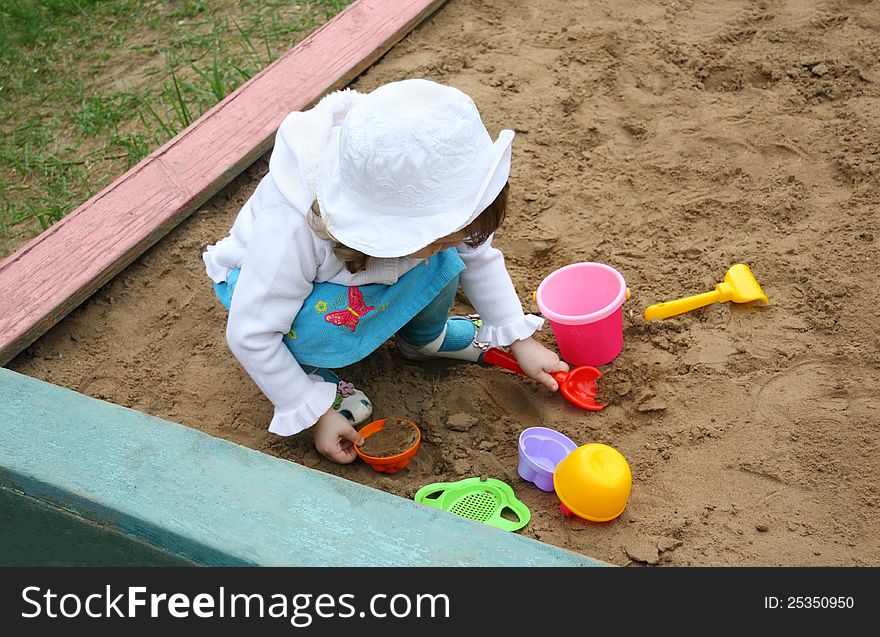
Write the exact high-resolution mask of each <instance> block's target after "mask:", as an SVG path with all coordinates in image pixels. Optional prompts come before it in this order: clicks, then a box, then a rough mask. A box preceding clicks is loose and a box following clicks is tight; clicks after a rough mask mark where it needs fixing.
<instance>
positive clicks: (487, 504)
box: [413, 478, 532, 531]
mask: <svg viewBox="0 0 880 637" xmlns="http://www.w3.org/2000/svg"><path fill="white" fill-rule="evenodd" d="M413 499H414V500H415V501H416V502H420V503H422V504H427V505H428V506H430V507H434V508H435V509H441V510H443V511H449V512H450V513H455V514H456V515H460V516H461V517H463V518H468V519H469V520H475V521H477V522H485V523H486V524H490V525H492V526H494V527H497V528H499V529H502V530H504V531H518V530H519V529H521V528H523V527H524V526H525V525H526V524H528V523H529V520H530V519H531V517H532V514H531V512H529V509H528V507H527V506H526V505H525V504H523V503H522V502H520V501H519V500H517V499H516V496H515V495H514V493H513V489H511V488H510V487H509V486H508V485H507V484H505V483H504V482H501V481H500V480H495V479H494V478H487V479H485V480H483V479H481V478H465V479H464V480H459V481H458V482H435V483H433V484H428V485H426V486H424V487H422V488H421V489H419V490H418V491H416V494H415V496H414V497H413ZM505 512H511V513H512V514H513V515H515V516H516V520H511V519H508V518H507V517H503V516H502V515H501V514H502V513H505Z"/></svg>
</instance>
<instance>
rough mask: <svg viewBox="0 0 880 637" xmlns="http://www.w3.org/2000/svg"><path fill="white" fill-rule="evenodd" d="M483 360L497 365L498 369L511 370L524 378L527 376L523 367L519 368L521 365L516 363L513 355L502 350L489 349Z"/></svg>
mask: <svg viewBox="0 0 880 637" xmlns="http://www.w3.org/2000/svg"><path fill="white" fill-rule="evenodd" d="M483 360H484V361H485V362H487V363H491V364H492V365H497V366H498V367H503V368H504V369H509V370H510V371H512V372H516V373H517V374H522V375H523V376H525V375H526V373H525V372H524V371H523V369H522V367H520V366H519V363H517V362H516V358H514V356H513V354H509V353H508V352H505V351H504V350H500V349H498V348H497V347H490V348H489V349H487V350H486V353H485V354H483Z"/></svg>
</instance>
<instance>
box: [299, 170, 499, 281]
mask: <svg viewBox="0 0 880 637" xmlns="http://www.w3.org/2000/svg"><path fill="white" fill-rule="evenodd" d="M509 189H510V188H509V184H504V187H503V188H502V189H501V192H499V193H498V196H497V197H495V199H494V201H492V203H490V204H489V205H488V206H487V207H486V209H485V210H483V212H481V213H480V214H479V215H477V218H476V219H474V220H473V221H471V222H470V223H469V224H468V225H467V226H465V227H464V228H463V229H462V232H464V233H465V236H466V237H467V238H466V239H465V240H464V244H465V245H467V246H469V247H471V248H476V247H477V246H479V245H482V244H483V243H485V242H486V240H487V239H488V238H489V236H490V235H491V234H492V233H493V232H495V231H496V230H497V229H498V228H499V227H500V226H501V224H502V223H503V222H504V218H505V217H506V216H507V199H508V195H507V193H508V190H509ZM306 219H307V221H308V224H309V228H311V229H312V232H314V233H315V234H316V235H318V236H319V237H321V238H322V239H328V240H330V241H333V242H334V243H335V245H334V247H333V254H335V255H336V256H337V257H339V260H340V261H342V262H343V263H344V264H345V268H346V269H347V270H348V271H349V272H351V273H352V274H354V273H355V272H360V271H361V270H364V269H366V267H367V263H369V261H370V256H369V255H367V254H364V253H363V252H359V251H358V250H354V249H353V248H349V247H348V246H344V245H342V244H341V243H339V242H338V241H336V239H335V238H334V237H333V236H332V235H331V234H330V233H329V232H327V228H326V227H325V226H324V220H323V219H322V218H321V210H320V208H318V202H317V201H313V202H312V207H311V208H310V209H309V214H308V215H307V217H306Z"/></svg>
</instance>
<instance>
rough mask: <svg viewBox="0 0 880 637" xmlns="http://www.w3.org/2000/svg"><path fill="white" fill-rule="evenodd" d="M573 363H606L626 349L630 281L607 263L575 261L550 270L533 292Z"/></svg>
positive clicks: (558, 342) (567, 360)
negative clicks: (625, 308) (625, 313)
mask: <svg viewBox="0 0 880 637" xmlns="http://www.w3.org/2000/svg"><path fill="white" fill-rule="evenodd" d="M535 298H536V300H537V302H538V309H539V310H541V314H543V315H544V317H545V318H546V319H547V320H548V321H550V327H551V328H552V329H553V336H554V337H556V344H557V345H559V353H560V355H561V356H562V358H563V360H565V361H566V362H567V363H569V364H570V365H575V366H578V365H591V366H596V365H604V364H605V363H609V362H611V361H612V360H614V357H616V356H617V355H618V354H620V351H621V350H622V349H623V302H624V300H625V299H626V282H625V281H624V280H623V276H622V275H621V274H620V272H618V271H617V270H615V269H614V268H612V267H611V266H609V265H605V264H604V263H573V264H571V265H567V266H565V267H563V268H559V269H558V270H556V271H554V272H552V273H550V275H549V276H547V278H546V279H544V280H543V281H542V282H541V285H539V286H538V292H537V294H536V295H535Z"/></svg>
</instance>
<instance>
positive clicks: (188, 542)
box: [0, 368, 607, 566]
mask: <svg viewBox="0 0 880 637" xmlns="http://www.w3.org/2000/svg"><path fill="white" fill-rule="evenodd" d="M0 395H2V401H0V423H3V424H2V433H0V486H5V487H7V488H11V489H13V490H17V491H21V492H23V493H26V494H28V495H30V496H31V497H34V498H36V499H39V500H42V501H44V502H46V503H48V504H51V505H54V506H58V507H60V508H63V509H67V510H70V511H72V512H74V513H76V514H77V515H80V516H82V517H84V518H86V519H89V520H93V521H95V522H97V523H99V524H102V525H104V526H107V527H110V528H113V529H115V530H117V531H118V532H120V533H122V534H123V535H125V536H128V537H130V538H133V539H137V540H140V541H144V542H146V543H148V544H150V545H151V546H154V547H156V548H158V549H159V550H161V551H163V552H166V553H170V554H172V555H176V556H178V557H180V558H181V559H186V560H191V561H193V562H196V563H199V564H207V565H260V566H607V564H605V563H603V562H600V561H598V560H594V559H592V558H589V557H586V556H583V555H580V554H578V553H573V552H571V551H566V550H563V549H560V548H558V547H554V546H551V545H549V544H544V543H542V542H539V541H537V540H533V539H531V538H526V537H523V536H521V535H518V534H516V533H507V532H505V531H500V530H498V529H495V528H494V527H491V526H488V525H485V524H481V523H478V522H473V521H471V520H467V519H464V518H461V517H458V516H456V515H453V514H450V513H446V512H444V511H439V510H436V509H433V508H431V507H427V506H424V505H421V504H417V503H415V502H413V501H411V500H407V499H404V498H401V497H398V496H395V495H392V494H389V493H386V492H384V491H380V490H377V489H373V488H371V487H366V486H364V485H361V484H358V483H355V482H351V481H349V480H344V479H342V478H338V477H336V476H332V475H329V474H325V473H322V472H320V471H316V470H313V469H308V468H306V467H302V466H300V465H297V464H295V463H292V462H288V461H286V460H282V459H280V458H275V457H273V456H269V455H267V454H263V453H261V452H258V451H254V450H252V449H248V448H246V447H242V446H240V445H236V444H234V443H231V442H228V441H225V440H221V439H219V438H214V437H212V436H209V435H207V434H204V433H202V432H199V431H196V430H194V429H190V428H188V427H184V426H182V425H178V424H176V423H171V422H168V421H164V420H161V419H158V418H154V417H152V416H148V415H146V414H143V413H140V412H137V411H133V410H131V409H126V408H124V407H119V406H117V405H113V404H110V403H107V402H103V401H100V400H96V399H94V398H90V397H88V396H84V395H82V394H79V393H77V392H74V391H71V390H68V389H64V388H61V387H57V386H55V385H51V384H49V383H45V382H43V381H39V380H35V379H33V378H29V377H27V376H24V375H21V374H18V373H16V372H13V371H10V370H7V369H3V368H0Z"/></svg>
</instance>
